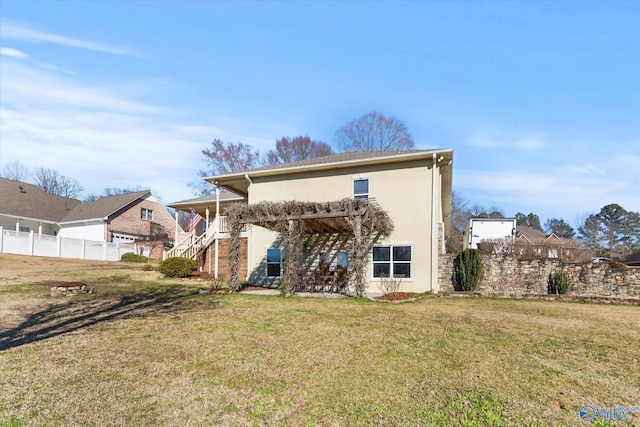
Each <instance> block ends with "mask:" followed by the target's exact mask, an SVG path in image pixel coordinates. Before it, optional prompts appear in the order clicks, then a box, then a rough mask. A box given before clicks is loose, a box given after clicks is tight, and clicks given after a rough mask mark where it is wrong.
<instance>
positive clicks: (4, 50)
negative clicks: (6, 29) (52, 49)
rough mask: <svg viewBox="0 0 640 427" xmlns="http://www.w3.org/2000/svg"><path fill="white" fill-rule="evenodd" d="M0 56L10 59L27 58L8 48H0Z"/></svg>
mask: <svg viewBox="0 0 640 427" xmlns="http://www.w3.org/2000/svg"><path fill="white" fill-rule="evenodd" d="M0 56H10V57H12V58H28V57H29V55H27V54H26V53H24V52H22V51H21V50H18V49H13V48H10V47H0Z"/></svg>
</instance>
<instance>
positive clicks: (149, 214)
mask: <svg viewBox="0 0 640 427" xmlns="http://www.w3.org/2000/svg"><path fill="white" fill-rule="evenodd" d="M140 218H142V219H146V220H147V221H153V211H152V210H151V209H147V208H142V209H140Z"/></svg>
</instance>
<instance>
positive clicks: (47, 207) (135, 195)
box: [0, 178, 181, 258]
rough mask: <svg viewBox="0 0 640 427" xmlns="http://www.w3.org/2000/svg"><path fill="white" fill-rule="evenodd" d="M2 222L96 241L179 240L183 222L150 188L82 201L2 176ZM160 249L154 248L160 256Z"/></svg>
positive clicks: (26, 229)
mask: <svg viewBox="0 0 640 427" xmlns="http://www.w3.org/2000/svg"><path fill="white" fill-rule="evenodd" d="M0 227H2V228H3V229H5V230H15V232H18V233H20V232H22V233H30V232H33V233H36V234H40V235H50V236H62V237H68V238H76V239H85V240H90V241H97V242H113V243H123V242H125V243H132V242H135V241H142V240H144V241H163V242H166V244H170V243H172V242H173V241H174V240H175V235H176V231H177V230H180V231H181V229H180V227H179V226H178V225H177V223H176V222H175V220H174V217H173V216H172V215H171V214H170V213H169V212H168V211H167V209H166V208H165V207H164V206H163V205H162V203H160V201H159V200H158V198H157V197H156V196H154V195H153V193H152V192H151V191H150V190H143V191H136V192H131V193H124V194H118V195H115V196H108V197H102V198H100V199H97V200H94V201H90V202H82V201H80V200H77V199H73V198H69V197H61V196H54V195H51V194H47V193H45V192H44V190H42V188H40V187H39V186H37V185H33V184H27V183H24V182H20V181H14V180H10V179H6V178H0ZM160 254H161V252H159V253H156V254H153V256H154V257H158V258H159V257H160V256H161V255H160Z"/></svg>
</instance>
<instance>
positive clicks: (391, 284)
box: [378, 276, 402, 295]
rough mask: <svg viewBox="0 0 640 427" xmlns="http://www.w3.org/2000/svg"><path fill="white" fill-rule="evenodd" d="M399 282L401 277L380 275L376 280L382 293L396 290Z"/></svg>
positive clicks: (390, 292) (387, 293)
mask: <svg viewBox="0 0 640 427" xmlns="http://www.w3.org/2000/svg"><path fill="white" fill-rule="evenodd" d="M400 283H402V277H388V276H381V277H380V281H379V282H378V288H380V291H381V292H382V294H383V295H389V294H392V293H394V292H398V289H400Z"/></svg>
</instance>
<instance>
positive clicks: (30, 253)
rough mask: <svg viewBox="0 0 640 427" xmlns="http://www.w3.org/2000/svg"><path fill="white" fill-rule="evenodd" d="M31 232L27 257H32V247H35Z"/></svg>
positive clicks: (31, 232)
mask: <svg viewBox="0 0 640 427" xmlns="http://www.w3.org/2000/svg"><path fill="white" fill-rule="evenodd" d="M34 241H35V239H34V236H33V230H31V231H29V255H31V256H33V252H34V251H33V247H34V246H35V242H34Z"/></svg>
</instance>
